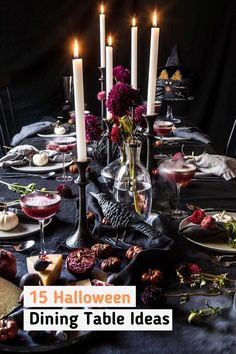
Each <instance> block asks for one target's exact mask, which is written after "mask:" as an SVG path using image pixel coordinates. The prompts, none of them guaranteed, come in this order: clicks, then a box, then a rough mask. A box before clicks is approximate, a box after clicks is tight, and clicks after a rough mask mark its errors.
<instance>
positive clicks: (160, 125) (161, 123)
mask: <svg viewBox="0 0 236 354" xmlns="http://www.w3.org/2000/svg"><path fill="white" fill-rule="evenodd" d="M173 126H174V123H173V122H170V121H167V120H160V119H157V120H156V121H155V122H154V125H153V129H154V131H155V133H157V134H158V135H159V136H160V142H161V144H160V149H161V147H162V144H163V136H165V135H168V134H170V133H171V131H172V128H173ZM154 157H155V158H156V159H165V158H168V155H165V154H163V153H162V152H161V151H160V153H159V154H158V155H155V156H154Z"/></svg>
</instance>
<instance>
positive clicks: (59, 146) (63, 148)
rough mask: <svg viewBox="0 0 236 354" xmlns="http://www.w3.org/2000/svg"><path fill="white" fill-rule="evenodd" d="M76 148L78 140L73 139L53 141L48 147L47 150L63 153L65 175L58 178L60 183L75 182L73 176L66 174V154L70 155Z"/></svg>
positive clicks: (65, 138)
mask: <svg viewBox="0 0 236 354" xmlns="http://www.w3.org/2000/svg"><path fill="white" fill-rule="evenodd" d="M75 146H76V139H75V138H71V137H64V138H63V137H59V138H55V139H53V140H51V141H50V142H49V143H48V144H47V145H46V149H47V150H54V151H58V152H60V153H62V155H63V167H62V169H63V173H62V176H59V177H56V180H57V181H59V182H70V181H72V180H73V178H72V177H71V176H68V175H67V174H66V169H65V154H67V153H70V152H71V151H72V150H73V149H74V148H75Z"/></svg>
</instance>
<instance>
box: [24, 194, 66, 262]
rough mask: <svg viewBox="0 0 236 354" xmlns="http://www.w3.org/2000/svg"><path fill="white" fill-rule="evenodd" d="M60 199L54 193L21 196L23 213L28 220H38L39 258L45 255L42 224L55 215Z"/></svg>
mask: <svg viewBox="0 0 236 354" xmlns="http://www.w3.org/2000/svg"><path fill="white" fill-rule="evenodd" d="M60 202H61V197H60V196H59V195H58V194H56V193H49V192H40V191H36V192H33V193H30V194H26V195H23V196H22V197H21V198H20V205H21V208H22V210H23V212H24V213H25V214H26V215H27V216H28V217H30V218H32V219H35V220H38V222H39V226H40V252H39V257H41V258H44V257H45V256H46V254H47V251H46V247H45V240H44V222H45V220H47V219H49V218H51V217H52V216H54V215H55V214H56V212H57V211H58V209H59V206H60Z"/></svg>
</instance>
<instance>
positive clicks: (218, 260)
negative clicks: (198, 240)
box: [201, 253, 236, 268]
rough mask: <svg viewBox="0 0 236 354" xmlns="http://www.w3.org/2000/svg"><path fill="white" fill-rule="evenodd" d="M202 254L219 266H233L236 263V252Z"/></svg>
mask: <svg viewBox="0 0 236 354" xmlns="http://www.w3.org/2000/svg"><path fill="white" fill-rule="evenodd" d="M201 256H202V257H203V258H204V259H206V260H207V261H210V262H211V263H213V264H215V265H217V266H219V267H226V268H228V267H231V266H233V265H236V254H222V255H209V254H206V253H201Z"/></svg>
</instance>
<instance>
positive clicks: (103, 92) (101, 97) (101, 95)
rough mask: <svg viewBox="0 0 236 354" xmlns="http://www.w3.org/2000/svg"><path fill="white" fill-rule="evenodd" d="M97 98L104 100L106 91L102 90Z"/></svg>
mask: <svg viewBox="0 0 236 354" xmlns="http://www.w3.org/2000/svg"><path fill="white" fill-rule="evenodd" d="M97 99H98V100H99V101H104V100H105V99H106V91H100V92H98V94H97Z"/></svg>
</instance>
